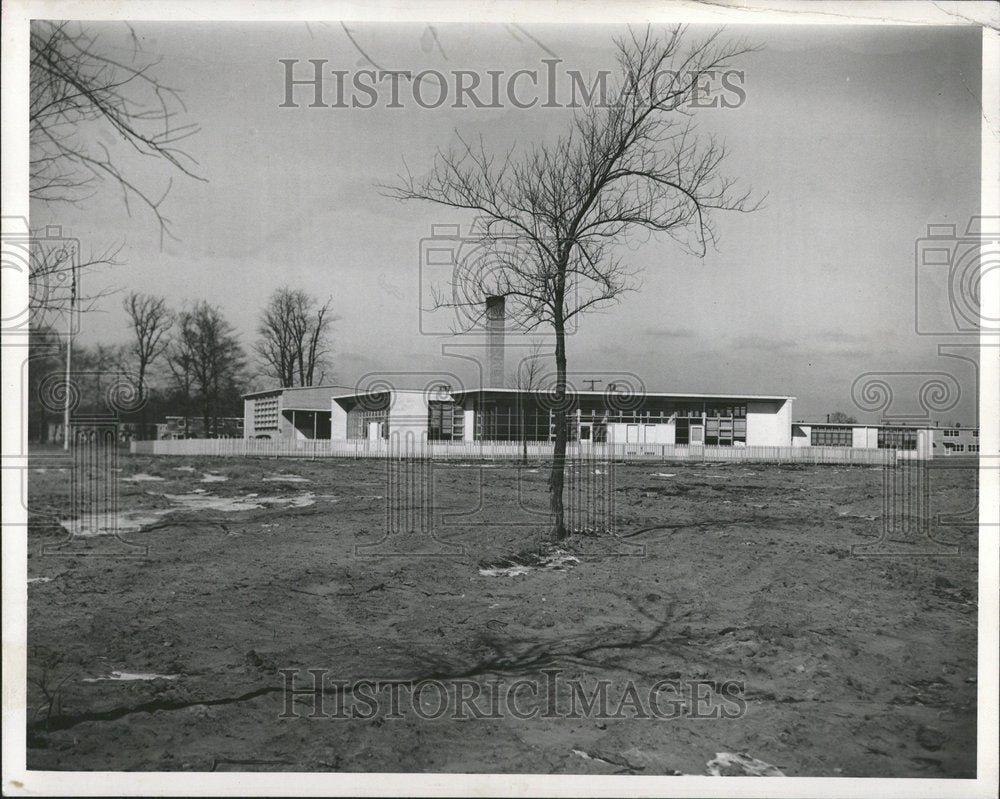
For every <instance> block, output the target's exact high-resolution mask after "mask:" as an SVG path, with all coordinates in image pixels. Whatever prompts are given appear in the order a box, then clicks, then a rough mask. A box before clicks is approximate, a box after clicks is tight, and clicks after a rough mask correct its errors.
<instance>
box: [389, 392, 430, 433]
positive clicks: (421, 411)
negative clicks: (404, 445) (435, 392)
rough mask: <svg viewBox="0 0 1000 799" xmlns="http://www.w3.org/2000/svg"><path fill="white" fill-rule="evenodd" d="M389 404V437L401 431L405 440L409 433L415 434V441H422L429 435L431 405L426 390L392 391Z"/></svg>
mask: <svg viewBox="0 0 1000 799" xmlns="http://www.w3.org/2000/svg"><path fill="white" fill-rule="evenodd" d="M390 403H391V404H390V406H389V437H390V438H392V436H393V434H395V433H399V437H400V440H401V441H402V440H405V439H406V435H407V433H412V434H413V440H414V441H422V440H424V439H425V438H426V437H427V418H428V411H429V407H430V395H429V394H428V392H426V391H397V390H394V391H393V392H392V399H391V400H390Z"/></svg>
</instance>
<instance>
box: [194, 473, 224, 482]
mask: <svg viewBox="0 0 1000 799" xmlns="http://www.w3.org/2000/svg"><path fill="white" fill-rule="evenodd" d="M228 481H229V478H228V477H226V476H225V475H224V474H213V473H212V472H205V473H204V474H202V476H201V480H199V481H198V482H199V483H225V482H228Z"/></svg>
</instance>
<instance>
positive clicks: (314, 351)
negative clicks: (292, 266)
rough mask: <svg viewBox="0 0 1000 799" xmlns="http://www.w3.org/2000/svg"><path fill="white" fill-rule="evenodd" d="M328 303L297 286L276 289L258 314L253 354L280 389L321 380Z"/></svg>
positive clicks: (330, 320) (329, 322) (328, 322)
mask: <svg viewBox="0 0 1000 799" xmlns="http://www.w3.org/2000/svg"><path fill="white" fill-rule="evenodd" d="M330 302H331V300H329V299H328V300H327V301H326V302H325V303H324V304H323V305H320V304H319V302H318V301H317V300H316V299H314V298H313V297H310V296H309V295H308V294H306V293H305V292H304V291H302V290H300V289H291V288H288V287H285V288H280V289H278V290H277V291H275V292H274V294H272V295H271V298H270V299H269V300H268V302H267V305H266V306H265V308H264V310H263V313H262V314H261V321H260V325H259V326H258V328H257V332H258V333H259V334H260V338H259V339H258V341H257V344H256V345H255V349H256V351H257V354H258V355H259V356H260V357H261V359H262V360H263V361H264V363H265V364H266V366H267V368H268V370H269V371H270V372H271V374H272V375H273V376H274V377H275V379H277V380H278V382H279V383H280V384H281V387H282V388H289V387H291V386H312V385H317V384H319V383H322V382H323V379H324V377H325V376H326V375H325V372H324V371H323V367H324V366H326V365H328V361H327V359H328V356H329V354H330V351H329V336H330V326H331V325H332V324H333V322H334V321H336V319H335V317H333V316H331V315H330Z"/></svg>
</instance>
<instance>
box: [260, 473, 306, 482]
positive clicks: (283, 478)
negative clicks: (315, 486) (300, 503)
mask: <svg viewBox="0 0 1000 799" xmlns="http://www.w3.org/2000/svg"><path fill="white" fill-rule="evenodd" d="M264 482H265V483H311V482H312V480H310V479H309V478H308V477H299V476H298V475H297V474H279V475H277V476H276V477H265V478H264Z"/></svg>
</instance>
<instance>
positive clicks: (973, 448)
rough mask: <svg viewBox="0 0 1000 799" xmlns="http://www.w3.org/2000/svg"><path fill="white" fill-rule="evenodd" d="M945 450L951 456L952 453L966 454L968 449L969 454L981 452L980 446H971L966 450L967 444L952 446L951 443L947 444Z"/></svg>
mask: <svg viewBox="0 0 1000 799" xmlns="http://www.w3.org/2000/svg"><path fill="white" fill-rule="evenodd" d="M944 448H945V450H946V451H947V452H948V454H949V455H950V454H951V453H952V452H965V451H966V449H968V451H969V452H979V445H978V444H969V446H968V448H966V445H965V444H950V443H949V444H945V445H944Z"/></svg>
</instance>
